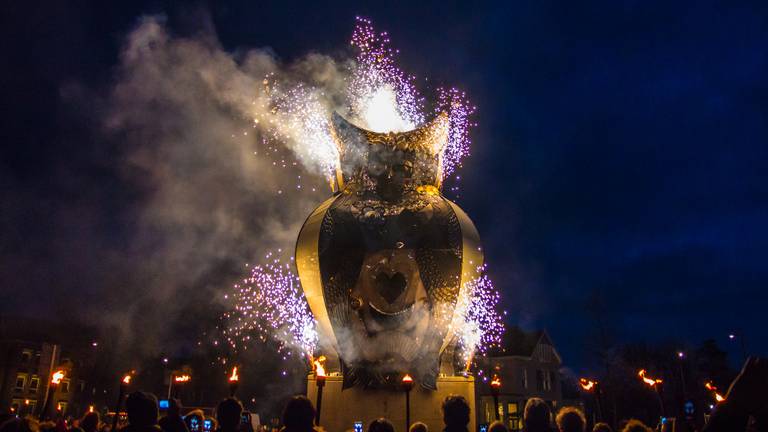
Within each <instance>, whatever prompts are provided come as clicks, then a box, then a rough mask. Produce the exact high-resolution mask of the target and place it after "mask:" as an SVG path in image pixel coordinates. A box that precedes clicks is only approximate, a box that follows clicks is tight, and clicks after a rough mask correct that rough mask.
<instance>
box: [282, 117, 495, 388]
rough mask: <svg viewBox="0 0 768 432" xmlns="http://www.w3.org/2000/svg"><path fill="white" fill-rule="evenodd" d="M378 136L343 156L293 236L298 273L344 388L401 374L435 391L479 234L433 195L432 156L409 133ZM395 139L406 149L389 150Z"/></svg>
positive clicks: (476, 262) (378, 383)
mask: <svg viewBox="0 0 768 432" xmlns="http://www.w3.org/2000/svg"><path fill="white" fill-rule="evenodd" d="M418 131H419V130H417V131H412V132H409V133H412V136H419V134H416V133H415V132H418ZM356 133H359V131H358V132H356ZM338 135H342V134H341V133H338ZM379 135H381V134H379ZM379 135H377V137H376V139H377V140H378V141H377V142H376V143H372V142H366V143H364V144H365V145H363V146H362V147H358V148H357V149H356V150H355V154H354V158H345V157H344V153H342V166H345V162H348V163H347V165H346V172H345V173H344V174H343V175H341V176H340V177H343V178H344V183H343V184H342V185H340V186H341V187H342V190H341V192H340V193H339V194H337V195H336V196H334V197H332V198H330V199H329V200H327V201H326V202H324V203H323V204H322V205H321V206H320V207H318V208H317V209H316V210H315V211H314V212H313V213H312V215H310V217H309V218H308V219H307V222H306V223H305V225H304V227H302V231H301V233H300V234H299V239H298V244H297V249H296V263H297V267H298V270H299V277H300V279H301V284H302V287H303V289H304V291H305V294H306V296H307V300H308V302H309V305H310V307H311V309H312V312H313V314H314V315H315V318H316V319H317V321H318V324H319V328H320V331H321V333H322V335H321V336H322V338H321V341H325V342H326V345H330V346H331V347H332V348H333V349H334V350H336V351H337V353H338V355H339V358H340V360H341V365H342V371H343V373H344V383H345V386H346V387H348V386H352V385H356V384H360V385H365V386H373V387H387V386H390V387H392V386H395V385H397V381H398V380H399V377H401V376H402V374H403V373H406V372H408V373H411V374H412V375H414V376H415V378H416V379H417V380H418V381H419V382H420V383H421V385H422V386H423V387H426V388H435V383H436V379H437V374H438V371H439V361H440V354H441V353H442V352H443V351H444V350H446V348H447V347H449V346H450V345H451V344H452V343H454V341H455V335H454V332H453V329H452V328H451V327H452V326H451V324H452V323H453V320H454V319H455V317H454V315H455V310H456V305H457V303H458V302H459V301H461V300H462V298H463V296H466V295H467V293H466V283H467V282H468V281H470V280H472V279H473V278H475V277H476V276H477V268H478V267H479V266H480V265H482V253H481V252H480V248H479V237H478V235H477V230H476V229H475V227H474V225H472V222H471V221H470V220H469V218H468V217H467V216H466V214H465V213H464V212H463V211H462V210H461V209H460V208H459V207H458V206H456V204H454V203H452V202H450V201H449V200H447V199H445V198H444V197H442V195H440V193H439V189H438V186H437V185H439V183H436V177H435V173H436V172H437V170H438V167H437V166H429V165H430V164H432V165H435V164H437V161H438V159H439V157H438V158H435V155H433V154H429V152H426V153H425V152H424V151H423V148H425V146H426V144H424V143H421V144H422V145H421V147H420V144H419V143H418V142H416V143H415V141H414V140H413V139H412V138H409V139H408V140H403V139H400V140H399V141H398V139H393V140H392V141H391V142H389V141H387V139H388V135H387V136H384V138H381V136H379ZM390 135H393V136H396V135H397V134H390ZM433 135H434V134H430V133H428V132H421V133H420V136H426V137H433ZM347 136H349V133H347ZM430 139H432V138H430ZM381 140H383V141H384V144H382V143H381V142H379V141H381ZM369 141H370V140H369ZM403 141H406V142H407V143H408V146H409V147H407V148H403V147H398V144H397V143H398V142H403ZM387 143H390V144H391V145H392V147H388V144H387ZM358 144H359V143H358ZM427 144H429V143H427ZM345 145H346V148H347V150H348V151H351V150H349V149H350V148H351V146H350V144H349V143H348V142H345ZM430 145H431V144H430ZM414 149H415V150H414ZM350 159H355V160H358V159H359V160H358V162H356V163H357V164H359V165H360V166H357V167H355V164H353V163H349V162H350Z"/></svg>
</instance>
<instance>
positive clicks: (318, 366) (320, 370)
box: [313, 355, 325, 378]
mask: <svg viewBox="0 0 768 432" xmlns="http://www.w3.org/2000/svg"><path fill="white" fill-rule="evenodd" d="M313 363H314V364H315V376H316V377H323V378H325V367H324V366H323V363H325V356H324V355H321V356H320V357H318V358H317V359H315V361H314V362H313Z"/></svg>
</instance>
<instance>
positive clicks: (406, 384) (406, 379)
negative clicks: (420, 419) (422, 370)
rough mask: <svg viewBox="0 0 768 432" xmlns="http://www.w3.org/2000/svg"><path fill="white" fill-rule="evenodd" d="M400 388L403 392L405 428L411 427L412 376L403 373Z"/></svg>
mask: <svg viewBox="0 0 768 432" xmlns="http://www.w3.org/2000/svg"><path fill="white" fill-rule="evenodd" d="M400 388H401V389H402V390H403V392H404V393H405V430H408V428H410V427H411V389H413V378H412V377H411V375H409V374H405V376H403V379H402V380H401V381H400Z"/></svg>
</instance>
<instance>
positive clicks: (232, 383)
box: [228, 366, 240, 397]
mask: <svg viewBox="0 0 768 432" xmlns="http://www.w3.org/2000/svg"><path fill="white" fill-rule="evenodd" d="M228 381H229V397H235V393H237V387H238V385H239V384H240V375H238V374H237V366H235V367H233V368H232V375H230V376H229V379H228Z"/></svg>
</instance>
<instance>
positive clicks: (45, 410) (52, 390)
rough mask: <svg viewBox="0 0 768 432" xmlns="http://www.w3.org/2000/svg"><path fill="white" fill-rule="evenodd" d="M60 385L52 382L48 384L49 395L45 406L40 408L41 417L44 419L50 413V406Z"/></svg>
mask: <svg viewBox="0 0 768 432" xmlns="http://www.w3.org/2000/svg"><path fill="white" fill-rule="evenodd" d="M58 387H59V385H58V384H56V383H53V382H52V383H51V384H50V385H49V386H48V395H47V396H46V397H45V403H43V408H42V409H41V410H40V419H41V420H44V419H45V417H46V416H47V415H48V408H49V407H50V405H51V402H52V401H53V394H54V393H56V389H57V388H58Z"/></svg>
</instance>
